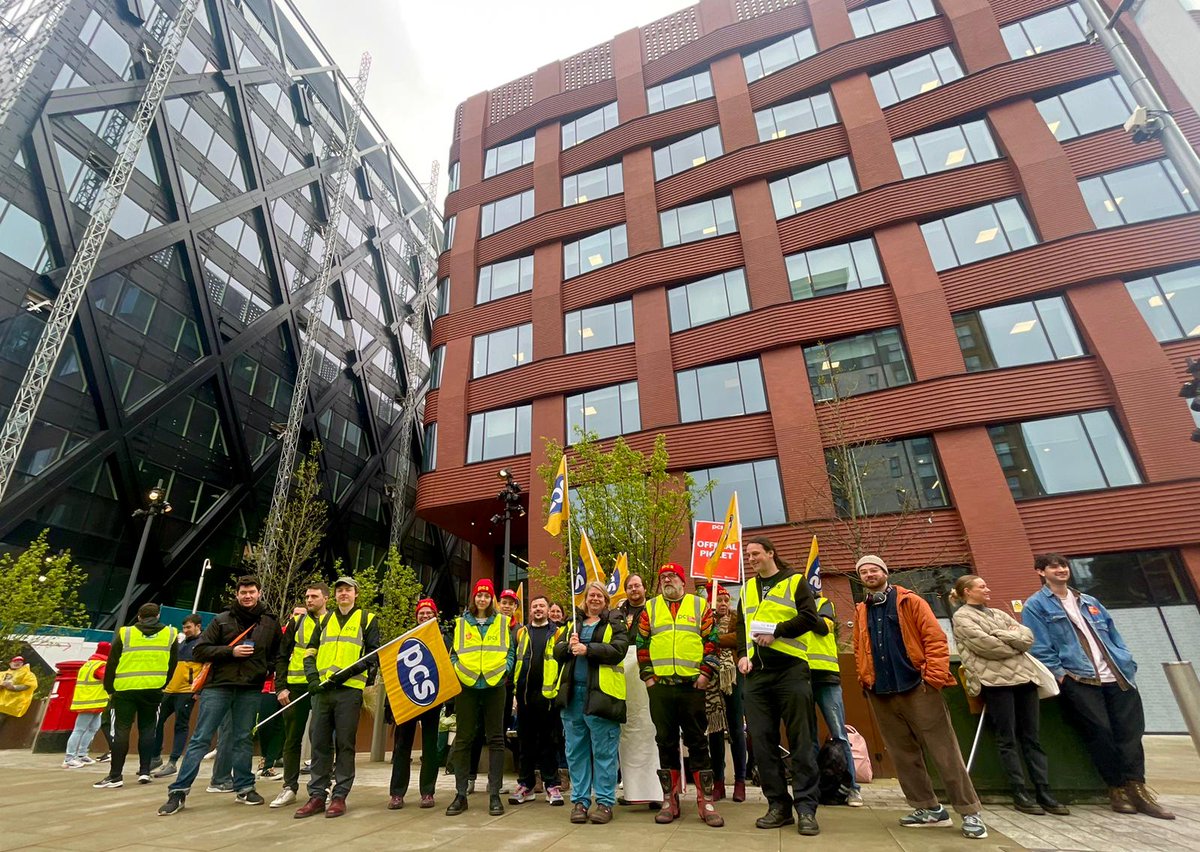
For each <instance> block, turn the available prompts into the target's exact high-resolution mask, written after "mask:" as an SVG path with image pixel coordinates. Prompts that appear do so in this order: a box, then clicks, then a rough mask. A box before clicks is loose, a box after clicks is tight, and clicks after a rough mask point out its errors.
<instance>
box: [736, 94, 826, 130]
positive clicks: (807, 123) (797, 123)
mask: <svg viewBox="0 0 1200 852" xmlns="http://www.w3.org/2000/svg"><path fill="white" fill-rule="evenodd" d="M837 120H838V117H837V110H835V109H834V108H833V98H832V97H831V96H830V94H829V93H828V92H818V93H817V94H815V95H812V96H810V97H807V98H799V99H797V100H794V101H788V102H787V103H786V104H778V105H776V106H773V107H768V108H767V109H760V110H759V111H758V112H756V113H754V121H755V123H756V124H757V125H758V141H759V142H766V141H768V140H771V139H782V138H783V137H784V136H794V135H795V134H797V133H803V132H804V131H806V130H813V129H815V128H818V127H826V126H827V125H830V124H837Z"/></svg>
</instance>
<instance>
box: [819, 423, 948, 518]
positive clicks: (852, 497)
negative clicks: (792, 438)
mask: <svg viewBox="0 0 1200 852" xmlns="http://www.w3.org/2000/svg"><path fill="white" fill-rule="evenodd" d="M825 467H826V470H827V472H828V474H829V485H830V488H831V490H832V491H833V503H834V508H835V510H836V511H837V513H838V515H839V516H840V517H848V516H856V517H857V516H862V515H873V514H887V513H893V512H911V511H914V510H916V509H936V508H939V507H941V506H947V505H949V501H948V500H947V499H946V491H945V488H944V487H943V486H942V477H941V473H940V472H939V470H938V463H937V458H936V456H935V454H934V451H933V441H932V440H931V439H929V438H925V437H922V438H909V439H907V440H903V441H889V442H886V443H879V444H871V445H867V446H842V447H836V448H831V449H828V450H826V451H825Z"/></svg>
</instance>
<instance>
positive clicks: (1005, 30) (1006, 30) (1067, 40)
mask: <svg viewBox="0 0 1200 852" xmlns="http://www.w3.org/2000/svg"><path fill="white" fill-rule="evenodd" d="M1090 29H1091V26H1089V24H1088V22H1087V16H1086V15H1084V14H1083V10H1082V9H1080V8H1079V4H1078V3H1072V4H1070V5H1069V6H1060V7H1059V8H1057V9H1051V10H1050V11H1049V12H1043V13H1042V14H1040V15H1034V16H1033V17H1031V18H1025V19H1024V20H1023V21H1017V22H1016V23H1014V24H1009V25H1008V26H1006V27H1001V28H1000V35H1001V36H1002V37H1003V38H1004V44H1005V45H1006V46H1007V47H1008V55H1009V56H1010V57H1012V58H1013V59H1021V58H1023V57H1026V56H1034V55H1036V54H1038V53H1045V52H1046V51H1047V50H1055V49H1057V48H1060V47H1066V46H1067V45H1069V44H1082V43H1083V42H1084V41H1086V40H1087V34H1088V31H1089V30H1090Z"/></svg>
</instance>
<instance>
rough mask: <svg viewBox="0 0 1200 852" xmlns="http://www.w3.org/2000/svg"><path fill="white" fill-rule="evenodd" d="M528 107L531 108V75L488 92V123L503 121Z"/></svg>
mask: <svg viewBox="0 0 1200 852" xmlns="http://www.w3.org/2000/svg"><path fill="white" fill-rule="evenodd" d="M530 106H533V75H532V74H529V75H527V76H525V77H521V78H520V79H519V80H513V81H512V82H511V83H505V84H504V85H503V86H501V87H500V88H498V89H492V90H491V91H490V92H488V123H489V124H495V123H496V122H498V121H503V120H504V119H506V118H508V117H509V116H510V115H515V114H516V113H518V112H520V111H521V110H523V109H525V108H526V107H530Z"/></svg>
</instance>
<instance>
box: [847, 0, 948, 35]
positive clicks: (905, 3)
mask: <svg viewBox="0 0 1200 852" xmlns="http://www.w3.org/2000/svg"><path fill="white" fill-rule="evenodd" d="M935 15H937V10H936V9H934V8H933V3H932V2H931V0H883V2H882V3H872V4H871V5H870V6H863V7H862V8H861V9H855V10H854V11H852V12H851V13H850V26H852V27H853V28H854V37H855V38H862V37H863V36H869V35H870V34H871V33H881V32H883V31H884V30H894V29H895V28H896V27H902V26H904V25H905V24H911V23H912V22H913V21H920V20H924V19H925V18H932V17H934V16H935Z"/></svg>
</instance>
